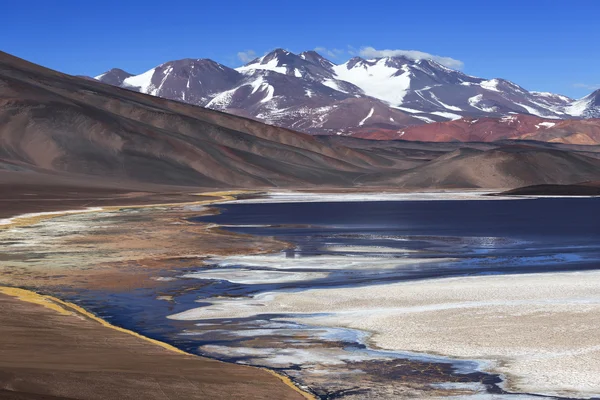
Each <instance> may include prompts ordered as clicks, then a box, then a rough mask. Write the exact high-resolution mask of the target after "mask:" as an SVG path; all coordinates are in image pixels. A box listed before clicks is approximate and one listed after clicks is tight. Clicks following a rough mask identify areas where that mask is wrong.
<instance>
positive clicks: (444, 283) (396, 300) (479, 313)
mask: <svg viewBox="0 0 600 400" xmlns="http://www.w3.org/2000/svg"><path fill="white" fill-rule="evenodd" d="M213 304H214V305H212V306H209V307H206V308H197V309H193V310H189V311H186V312H184V313H181V314H177V315H175V316H172V318H175V319H186V320H195V319H203V318H235V317H250V316H253V315H257V314H267V313H269V314H270V313H285V314H288V315H290V314H291V315H290V317H289V318H290V319H292V320H297V321H302V323H305V324H306V323H308V324H314V325H320V326H337V327H347V328H353V329H360V330H364V331H369V332H372V333H373V335H372V336H371V338H370V341H371V344H372V345H373V346H377V347H381V348H385V349H390V350H405V351H415V352H424V353H434V354H441V355H448V356H452V357H457V358H467V359H478V360H482V361H488V363H487V364H484V365H487V367H486V368H487V369H488V370H490V371H494V372H499V373H502V374H505V375H506V377H507V385H508V388H509V389H511V390H516V391H519V392H528V393H544V394H555V395H567V396H575V395H576V396H592V395H598V394H599V393H600V335H598V332H599V331H600V272H569V273H553V274H528V275H504V276H479V277H463V278H449V279H436V280H426V281H417V282H404V283H395V284H387V285H373V286H365V287H353V288H336V289H312V290H307V291H301V292H294V293H274V292H272V293H262V294H259V295H256V296H255V297H253V298H251V299H233V300H230V299H222V300H217V301H215V302H214V303H213ZM317 313H319V314H318V315H314V316H313V315H311V314H317ZM294 314H296V315H297V316H298V318H295V317H294Z"/></svg>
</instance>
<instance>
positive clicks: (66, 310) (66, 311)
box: [0, 190, 316, 400]
mask: <svg viewBox="0 0 600 400" xmlns="http://www.w3.org/2000/svg"><path fill="white" fill-rule="evenodd" d="M251 193H254V192H253V191H243V190H241V191H240V190H232V191H219V192H206V193H198V194H193V195H194V196H199V197H201V196H206V197H215V198H214V199H207V200H198V201H183V202H169V203H156V204H132V205H126V204H125V205H111V206H104V207H88V208H85V209H75V210H64V211H49V212H39V213H24V214H19V215H15V216H9V217H7V218H4V219H0V229H10V228H14V227H23V226H29V225H33V224H36V223H38V222H41V221H44V220H48V219H53V218H57V217H61V216H65V215H70V214H86V213H97V212H104V211H119V210H122V209H135V208H157V207H169V206H195V205H201V206H204V205H210V204H216V203H221V202H224V201H231V200H235V199H236V198H235V195H236V194H251ZM217 228H218V227H217ZM183 257H185V256H183ZM0 294H4V295H7V296H11V297H14V298H17V299H18V300H19V301H22V302H27V303H32V304H37V305H41V306H43V307H45V308H48V309H51V310H53V311H55V312H57V313H58V314H60V315H71V314H76V315H80V316H83V317H85V318H88V319H90V320H92V321H94V322H96V323H98V324H99V325H100V326H103V327H106V328H109V329H112V330H115V331H117V332H121V333H125V334H128V335H130V336H132V337H135V338H137V339H140V340H144V341H146V342H149V343H152V344H153V345H156V346H159V347H162V348H164V349H166V350H168V351H171V352H174V353H177V354H180V355H184V356H190V357H195V358H198V359H210V358H206V357H202V356H200V355H197V354H192V353H188V352H185V351H183V350H181V349H179V348H177V347H175V346H173V345H171V344H168V343H166V342H162V341H159V340H155V339H152V338H149V337H147V336H144V335H142V334H140V333H137V332H135V331H133V330H129V329H125V328H121V327H119V326H116V325H113V324H111V323H110V322H108V321H106V320H104V319H102V318H100V317H98V316H96V315H95V314H93V313H91V312H89V311H87V310H85V309H84V308H83V307H81V306H79V305H76V304H74V303H70V302H66V301H63V300H61V299H59V298H58V297H55V296H49V295H43V294H40V293H38V292H36V291H33V290H29V289H23V288H20V287H14V286H3V285H1V284H0ZM212 360H213V361H215V362H220V363H224V364H228V365H239V364H235V363H228V362H224V361H220V360H216V359H212ZM242 367H243V368H250V369H257V370H264V371H266V372H267V373H269V374H270V375H273V376H274V377H276V378H277V379H279V380H280V381H281V382H282V383H283V384H284V385H286V386H287V387H289V388H290V389H292V390H293V391H294V392H296V393H298V394H299V395H301V396H302V397H303V398H305V399H309V400H315V399H316V397H315V396H314V395H313V394H312V393H310V392H308V391H305V390H303V389H301V388H300V387H299V386H298V385H297V384H296V383H295V382H294V381H293V380H292V379H290V378H289V377H288V376H287V375H284V374H281V373H278V372H276V371H274V370H271V369H268V368H263V367H253V366H242Z"/></svg>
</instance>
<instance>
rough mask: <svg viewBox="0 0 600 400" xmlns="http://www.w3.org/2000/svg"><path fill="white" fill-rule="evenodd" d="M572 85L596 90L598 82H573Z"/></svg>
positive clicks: (598, 86)
mask: <svg viewBox="0 0 600 400" xmlns="http://www.w3.org/2000/svg"><path fill="white" fill-rule="evenodd" d="M573 87H576V88H581V89H587V90H597V89H600V83H596V84H593V83H575V84H573Z"/></svg>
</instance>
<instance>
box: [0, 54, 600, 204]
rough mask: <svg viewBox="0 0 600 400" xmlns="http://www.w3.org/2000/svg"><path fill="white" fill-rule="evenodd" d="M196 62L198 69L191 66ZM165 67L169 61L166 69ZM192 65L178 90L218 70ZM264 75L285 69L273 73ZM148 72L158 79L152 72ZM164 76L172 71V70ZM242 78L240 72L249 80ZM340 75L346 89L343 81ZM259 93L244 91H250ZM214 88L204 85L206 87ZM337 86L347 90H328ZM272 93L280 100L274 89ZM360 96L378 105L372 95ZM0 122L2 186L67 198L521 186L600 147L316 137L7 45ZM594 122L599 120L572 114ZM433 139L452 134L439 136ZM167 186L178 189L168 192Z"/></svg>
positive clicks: (528, 120)
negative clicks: (80, 194) (29, 187)
mask: <svg viewBox="0 0 600 400" xmlns="http://www.w3.org/2000/svg"><path fill="white" fill-rule="evenodd" d="M305 56H308V55H305ZM311 64H312V65H315V64H314V63H311ZM192 65H193V66H194V68H193V70H194V71H196V70H197V71H196V72H194V73H192V72H191V70H192ZM200 67H202V68H200ZM169 68H171V66H166V69H165V71H168V70H169ZM186 68H188V71H189V72H188V74H187V76H184V77H183V78H182V79H181V80H180V81H179V83H180V86H178V87H174V86H172V90H173V92H172V93H175V92H176V91H177V90H179V91H181V90H182V89H187V86H188V85H187V82H188V76H189V75H192V76H196V75H195V74H196V73H198V74H201V73H203V72H200V70H201V69H202V71H206V70H209V71H214V70H215V69H217V70H220V69H221V68H220V67H219V65H218V64H216V63H212V62H204V63H200V64H199V63H197V62H192V63H191V65H190V64H188V67H186ZM173 70H175V68H174V67H173ZM223 71H225V73H228V72H227V71H229V70H227V69H224V70H223ZM303 71H305V72H302V71H300V72H299V73H309V72H310V71H309V69H308V67H307V69H306V70H303ZM317 71H319V70H317ZM114 72H115V73H113V74H111V75H113V77H114V79H116V80H117V81H118V80H121V81H129V82H131V80H130V78H132V77H131V76H129V75H128V74H126V73H123V72H122V71H121V72H119V71H114ZM263 73H265V74H266V75H271V74H273V76H276V77H278V78H283V79H286V77H287V75H285V74H281V73H277V72H272V71H266V72H264V71H263ZM315 73H316V72H315ZM238 74H241V73H240V72H236V71H234V72H233V73H232V74H231V76H232V77H234V78H235V79H237V77H238ZM149 75H152V76H153V77H154V76H157V75H156V72H153V73H152V74H149ZM163 75H168V76H169V77H171V78H172V79H175V78H176V77H175V75H174V73H166V74H163ZM158 76H160V75H158ZM223 76H224V77H225V78H226V77H227V75H223ZM244 76H245V75H244V74H242V79H247V77H244ZM107 78H108V77H107ZM138 79H139V81H138V82H136V80H135V79H134V80H133V82H135V83H139V84H140V85H146V86H145V89H146V90H149V91H153V90H157V88H158V87H159V86H160V81H154V80H153V79H152V80H150V81H148V80H143V79H141V78H138ZM224 81H226V79H223V80H221V81H218V80H212V81H210V84H211V85H212V87H218V86H220V85H223V82H224ZM155 82H158V83H155ZM292 82H297V80H293V81H292ZM333 82H339V83H336V84H338V85H351V84H350V83H348V84H346V83H343V81H341V80H340V81H333ZM205 83H206V85H203V84H201V83H199V82H198V81H197V80H193V81H192V79H190V84H189V86H190V87H192V86H193V85H194V87H196V88H198V89H199V90H197V91H196V92H195V93H196V95H197V96H198V98H200V97H201V96H202V93H203V92H202V90H200V88H203V87H206V86H208V82H205ZM355 86H356V85H355ZM152 87H154V89H152ZM315 87H316V84H315ZM348 87H349V88H350V87H351V86H348ZM163 89H165V88H164V87H163ZM244 90H245V89H244ZM253 90H255V89H254V88H252V87H250V88H249V93H250V95H252V91H253ZM315 90H316V89H315ZM209 91H210V89H206V92H205V93H208V92H209ZM263 91H264V92H266V93H270V91H271V89H268V87H267V85H266V84H265V87H264V88H262V89H261V87H258V89H256V93H255V94H259V92H260V93H262V92H263ZM335 93H341V92H337V91H334V90H333V89H332V94H333V95H335ZM190 95H191V94H190ZM272 95H273V98H276V96H277V92H275V93H272ZM187 96H188V94H186V98H187ZM224 97H225V96H224ZM234 97H235V96H234ZM245 97H248V96H245ZM245 97H244V96H242V100H243V99H244V98H245ZM267 98H268V97H267ZM214 99H215V97H213V100H214ZM236 100H237V97H236ZM351 100H354V99H351ZM356 100H357V101H362V100H365V101H373V102H375V101H379V100H370V98H368V97H364V98H356ZM210 101H212V100H210ZM342 101H343V100H342ZM380 102H381V101H380ZM381 104H383V103H382V102H381ZM361 118H364V117H361ZM502 118H503V119H505V120H506V121H505V122H502V123H503V124H505V125H506V126H508V127H518V126H520V127H522V131H523V132H526V131H529V130H531V129H535V128H536V125H539V126H540V127H543V128H544V129H546V130H545V132H548V131H549V130H550V129H555V128H558V127H561V126H562V125H563V124H565V123H567V121H560V120H552V121H554V122H550V123H551V124H556V126H554V127H552V128H550V127H548V126H547V124H544V125H542V124H543V123H539V122H536V121H537V119H538V117H533V116H526V115H510V116H507V117H501V119H502ZM490 120H492V122H490ZM493 120H494V119H490V118H487V117H486V118H479V119H477V120H475V119H471V120H466V119H461V120H457V121H448V122H439V123H432V124H426V125H422V127H427V128H429V129H433V131H432V132H430V133H429V134H435V135H438V134H439V132H438V128H440V127H443V126H446V124H454V125H451V126H450V125H449V126H448V128H452V132H454V133H453V134H452V135H454V136H456V137H458V138H459V139H460V140H462V141H468V140H471V137H470V136H469V135H468V132H469V131H470V130H471V127H476V128H477V129H476V130H477V132H480V134H481V133H485V132H487V131H488V127H487V126H488V125H489V124H490V123H491V124H493V123H495V122H493ZM0 121H1V123H0V184H1V183H2V182H4V183H6V182H9V183H18V184H19V183H21V182H23V181H27V182H37V184H38V185H40V186H43V187H45V188H50V187H54V188H55V189H49V190H56V198H57V199H61V201H62V199H63V197H62V196H63V195H64V194H63V193H62V191H63V190H64V187H65V184H66V183H68V184H69V185H70V187H75V186H83V187H91V186H94V187H96V186H97V187H113V188H114V187H118V188H127V189H128V190H131V189H132V188H135V190H136V191H138V190H140V191H154V190H159V189H158V187H159V186H160V187H161V188H162V189H160V190H162V191H164V190H168V191H169V192H171V191H172V190H174V191H179V188H181V187H193V188H195V189H194V190H198V188H211V189H213V188H252V189H258V188H275V187H277V188H285V187H287V188H314V187H321V188H323V189H328V188H332V187H344V188H348V187H355V186H362V187H370V188H378V190H383V189H385V190H388V189H398V188H408V189H420V188H515V187H519V186H526V185H537V184H576V183H580V182H584V181H599V180H600V145H598V146H580V145H573V144H562V143H544V142H540V141H535V142H532V141H524V140H520V141H515V140H495V139H497V138H499V137H502V136H503V135H505V132H500V131H499V132H497V133H495V134H493V135H490V136H489V137H488V139H489V140H495V141H493V142H492V143H480V142H471V143H462V142H459V141H452V142H446V143H433V142H417V141H405V140H394V141H377V140H363V139H357V138H353V137H347V136H342V135H339V136H338V135H319V136H310V135H306V134H302V133H298V132H295V131H292V130H289V129H285V128H281V127H276V126H271V125H265V124H263V123H261V122H259V121H255V120H252V119H248V118H243V117H239V116H235V115H231V114H228V113H223V112H219V111H215V110H211V109H207V108H203V107H197V106H193V105H190V104H185V103H183V102H177V101H171V100H167V99H163V98H160V97H156V96H149V95H146V94H142V93H137V92H135V91H131V90H124V89H121V88H118V87H115V86H111V85H106V84H102V83H100V82H98V81H96V80H94V79H82V78H80V77H75V76H70V75H65V74H62V73H60V72H57V71H53V70H50V69H47V68H43V67H41V66H39V65H35V64H32V63H29V62H27V61H25V60H21V59H19V58H16V57H14V56H11V55H9V54H6V53H3V52H0ZM590 121H593V120H578V121H576V122H578V123H591V122H590ZM365 126H366V122H365ZM417 128H418V127H407V128H403V129H405V130H406V131H405V136H407V137H412V138H414V137H417V136H418V135H416V134H415V133H414V132H413V131H412V130H413V129H417ZM512 129H516V128H512ZM560 129H563V128H560ZM581 129H583V128H581ZM590 129H592V128H590ZM465 132H466V133H465ZM590 132H591V131H590ZM590 134H591V133H590ZM415 135H416V136H415ZM432 137H433V136H432ZM435 139H436V140H437V139H441V140H446V139H447V137H445V136H442V135H439V137H438V136H436V137H435ZM549 141H551V140H549ZM164 185H169V186H171V187H172V189H165V187H164ZM44 190H46V189H44ZM185 190H188V189H185ZM198 191H199V190H198ZM74 192H77V191H76V190H74Z"/></svg>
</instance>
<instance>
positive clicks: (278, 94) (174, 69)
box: [95, 49, 600, 134]
mask: <svg viewBox="0 0 600 400" xmlns="http://www.w3.org/2000/svg"><path fill="white" fill-rule="evenodd" d="M95 79H97V80H99V81H101V82H105V83H108V84H112V85H116V86H121V87H124V88H128V89H131V90H136V91H140V92H142V93H147V94H151V95H154V96H160V97H164V98H168V99H171V100H178V101H182V102H187V103H191V104H195V105H200V106H204V107H208V108H212V109H216V110H221V111H226V112H229V113H233V114H237V115H243V116H247V117H250V118H255V119H259V120H261V121H264V122H267V123H270V124H274V125H278V126H283V127H287V128H291V129H295V130H299V131H303V132H307V133H312V134H358V133H360V132H362V131H364V130H373V129H382V130H385V131H388V132H389V131H392V132H393V131H396V132H398V133H400V130H401V129H402V128H404V127H407V126H412V125H420V124H421V125H422V124H425V123H432V122H443V121H449V120H457V119H461V118H483V117H496V118H501V117H505V116H510V115H515V114H529V115H534V116H537V117H541V118H545V119H567V118H592V117H598V116H600V91H596V92H594V93H592V94H590V95H589V96H586V97H584V98H583V99H580V100H573V99H570V98H568V97H566V96H561V95H557V94H552V93H545V92H530V91H527V90H526V89H524V88H522V87H520V86H519V85H517V84H515V83H512V82H510V81H507V80H504V79H498V78H495V79H484V78H477V77H474V76H470V75H466V74H464V73H462V72H460V71H456V70H453V69H449V68H447V67H445V66H443V65H441V64H439V63H437V62H435V61H433V60H426V59H421V60H413V59H410V58H407V57H385V58H377V59H371V60H365V59H363V58H360V57H355V58H352V59H350V60H348V61H347V62H345V63H343V64H335V63H333V62H331V61H330V60H327V59H326V58H324V57H323V56H321V55H320V54H318V53H316V52H315V51H307V52H303V53H300V54H294V53H292V52H289V51H286V50H283V49H277V50H274V51H272V52H271V53H269V54H267V55H265V56H263V57H259V58H256V59H255V60H252V61H251V62H249V63H248V64H246V65H244V66H242V67H239V68H236V69H232V68H229V67H226V66H224V65H221V64H219V63H217V62H214V61H212V60H207V59H198V60H195V59H184V60H177V61H170V62H167V63H165V64H162V65H159V66H158V67H156V68H153V69H151V70H149V71H146V72H144V73H142V74H140V75H132V74H129V73H127V72H125V71H123V70H119V69H113V70H110V71H108V72H106V73H104V74H102V75H99V76H97V77H96V78H95Z"/></svg>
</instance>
